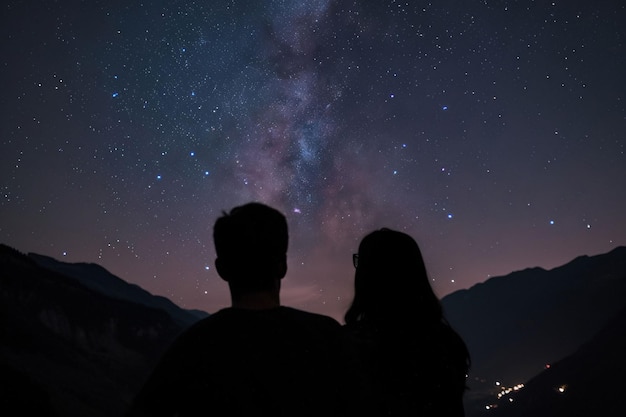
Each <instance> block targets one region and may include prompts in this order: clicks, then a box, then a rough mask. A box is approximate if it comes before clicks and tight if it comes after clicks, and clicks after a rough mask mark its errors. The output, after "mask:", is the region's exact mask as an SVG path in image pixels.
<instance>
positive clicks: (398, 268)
mask: <svg viewBox="0 0 626 417" xmlns="http://www.w3.org/2000/svg"><path fill="white" fill-rule="evenodd" d="M355 257H356V262H355V265H356V273H355V278H354V280H355V282H354V285H355V296H354V301H353V303H352V306H351V307H350V309H349V310H348V312H347V313H346V317H345V320H346V322H347V323H349V322H354V321H358V320H374V321H378V320H383V321H385V320H394V321H400V322H401V321H403V320H404V319H409V320H415V319H419V320H428V321H430V320H440V319H441V316H442V313H441V306H440V304H439V300H438V298H437V296H436V295H435V294H434V293H433V290H432V288H431V286H430V283H429V282H428V275H427V273H426V266H425V265H424V260H423V258H422V253H421V251H420V249H419V246H418V245H417V242H416V241H415V240H414V239H413V238H412V237H411V236H409V235H407V234H406V233H402V232H399V231H395V230H390V229H386V228H385V229H380V230H376V231H374V232H371V233H370V234H368V235H367V236H365V237H364V238H363V240H362V241H361V244H360V245H359V252H358V253H357V254H356V256H355Z"/></svg>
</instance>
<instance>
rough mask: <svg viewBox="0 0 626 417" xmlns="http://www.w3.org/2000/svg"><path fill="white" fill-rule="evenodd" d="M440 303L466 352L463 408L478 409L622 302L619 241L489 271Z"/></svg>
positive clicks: (597, 325)
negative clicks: (567, 258) (587, 252)
mask: <svg viewBox="0 0 626 417" xmlns="http://www.w3.org/2000/svg"><path fill="white" fill-rule="evenodd" d="M442 304H443V306H444V309H445V311H446V315H447V317H448V319H449V321H450V323H451V324H452V325H453V326H454V328H455V329H457V331H458V332H459V333H460V334H461V336H462V337H463V339H464V340H465V341H466V343H467V345H468V348H469V350H470V354H471V355H472V369H471V370H470V378H469V380H468V386H469V388H470V390H469V391H468V392H467V394H466V412H467V415H468V416H473V415H482V414H483V411H484V410H485V406H486V405H488V404H490V403H493V402H494V400H495V399H496V395H497V393H498V392H500V390H501V388H502V387H512V386H515V385H517V384H520V383H526V382H527V381H528V380H530V379H531V378H532V377H534V376H535V375H537V374H539V373H540V372H542V370H543V369H544V368H545V367H546V365H548V364H552V363H554V362H556V361H558V360H560V359H562V358H564V357H566V356H568V355H570V354H572V353H573V352H575V351H576V350H577V349H578V348H579V347H580V346H581V345H582V344H583V343H585V342H587V341H588V340H590V339H591V338H592V337H593V336H594V334H596V333H597V332H598V331H599V330H600V329H601V328H602V326H604V325H605V324H606V323H607V322H608V320H609V319H611V317H613V316H615V315H616V314H617V313H618V312H619V311H620V310H621V309H622V308H624V307H625V306H626V247H618V248H616V249H614V250H612V251H611V252H609V253H606V254H602V255H597V256H591V257H590V256H581V257H578V258H576V259H574V260H573V261H571V262H569V263H567V264H565V265H563V266H560V267H557V268H554V269H552V270H549V271H547V270H544V269H541V268H530V269H526V270H523V271H519V272H514V273H511V274H509V275H507V276H504V277H495V278H491V279H489V280H487V281H485V282H484V283H481V284H477V285H475V286H473V287H471V288H470V289H468V290H461V291H457V292H455V293H452V294H450V295H449V296H447V297H444V298H443V300H442ZM497 383H498V385H496V384H497Z"/></svg>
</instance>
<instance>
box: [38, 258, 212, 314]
mask: <svg viewBox="0 0 626 417" xmlns="http://www.w3.org/2000/svg"><path fill="white" fill-rule="evenodd" d="M28 257H29V258H30V259H32V260H34V261H35V262H36V263H37V264H38V265H39V266H41V267H43V268H46V269H50V270H52V271H56V272H58V273H60V274H62V275H65V276H67V277H70V278H74V279H76V280H78V281H79V282H80V283H81V284H83V285H85V286H86V287H88V288H91V289H93V290H95V291H98V292H99V293H101V294H104V295H108V296H110V297H113V298H117V299H120V300H128V301H132V302H135V303H139V304H143V305H145V306H148V307H153V308H159V309H163V310H165V311H167V312H168V313H169V314H170V315H171V316H172V318H173V319H175V320H177V321H178V322H179V323H180V324H181V325H183V326H187V325H189V323H192V322H195V321H197V320H198V319H200V318H203V317H206V315H207V313H205V312H204V311H199V310H183V309H181V308H180V307H178V306H177V305H176V304H174V303H173V302H172V301H170V300H169V299H167V298H165V297H161V296H157V295H152V294H150V293H149V292H148V291H146V290H144V289H143V288H141V287H140V286H138V285H135V284H130V283H128V282H126V281H124V280H123V279H121V278H118V277H117V276H115V275H113V274H111V273H110V272H109V271H107V270H106V269H104V268H103V267H102V266H100V265H98V264H93V263H67V262H60V261H58V260H56V259H54V258H51V257H48V256H44V255H38V254H35V253H29V254H28Z"/></svg>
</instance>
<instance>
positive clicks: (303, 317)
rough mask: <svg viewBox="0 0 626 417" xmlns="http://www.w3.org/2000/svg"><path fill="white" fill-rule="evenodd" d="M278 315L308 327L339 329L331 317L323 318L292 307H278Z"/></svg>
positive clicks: (338, 325)
mask: <svg viewBox="0 0 626 417" xmlns="http://www.w3.org/2000/svg"><path fill="white" fill-rule="evenodd" d="M280 313H281V315H282V316H284V317H285V318H286V319H289V320H293V321H297V322H302V323H309V324H310V325H317V326H320V327H328V328H332V329H341V325H340V324H339V322H337V320H335V319H333V318H332V317H329V316H325V315H323V314H318V313H313V312H310V311H304V310H299V309H297V308H293V307H285V306H282V307H280Z"/></svg>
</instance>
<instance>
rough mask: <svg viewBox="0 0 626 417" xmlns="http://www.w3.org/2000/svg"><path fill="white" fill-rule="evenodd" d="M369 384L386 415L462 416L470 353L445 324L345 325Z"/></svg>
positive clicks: (373, 402) (372, 396) (372, 397)
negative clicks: (388, 329) (390, 329)
mask: <svg viewBox="0 0 626 417" xmlns="http://www.w3.org/2000/svg"><path fill="white" fill-rule="evenodd" d="M345 329H346V331H347V332H348V334H349V337H350V338H351V340H352V342H353V343H354V345H355V346H356V351H357V352H358V353H357V356H358V359H357V360H358V361H360V362H361V367H362V369H364V371H365V373H366V378H367V379H368V383H369V384H370V388H369V389H368V391H369V392H368V397H369V398H368V402H370V407H371V408H374V409H377V410H378V411H377V412H378V413H379V415H385V416H407V415H419V416H463V415H464V413H463V392H464V390H465V379H466V372H467V354H466V350H465V345H464V344H463V341H462V340H461V338H460V337H459V336H458V335H457V334H456V333H455V332H454V331H453V330H452V329H451V328H450V327H449V326H447V325H445V324H443V323H442V324H441V325H438V326H429V328H425V329H417V328H415V326H405V327H402V326H396V327H395V328H394V330H393V331H392V332H389V331H387V330H381V329H378V328H376V327H374V326H368V325H366V324H364V323H357V324H353V325H346V326H345Z"/></svg>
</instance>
